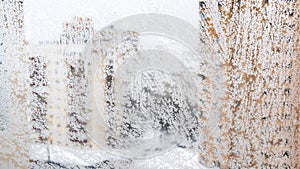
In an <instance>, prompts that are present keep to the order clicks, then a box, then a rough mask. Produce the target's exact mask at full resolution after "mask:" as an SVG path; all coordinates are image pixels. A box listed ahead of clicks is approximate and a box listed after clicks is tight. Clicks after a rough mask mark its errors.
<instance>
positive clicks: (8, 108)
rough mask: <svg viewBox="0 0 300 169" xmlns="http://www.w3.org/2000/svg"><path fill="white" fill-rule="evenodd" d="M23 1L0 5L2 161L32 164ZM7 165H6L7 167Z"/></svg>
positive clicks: (7, 2) (25, 164)
mask: <svg viewBox="0 0 300 169" xmlns="http://www.w3.org/2000/svg"><path fill="white" fill-rule="evenodd" d="M26 62H27V60H26V51H25V49H24V31H23V1H13V0H11V1H10V0H9V1H1V2H0V79H1V80H0V116H1V117H0V118H1V120H0V162H1V167H5V165H4V166H2V161H5V163H7V164H8V165H9V166H10V167H12V166H15V167H23V168H24V167H25V166H27V165H28V160H29V158H28V155H27V152H28V149H27V148H28V142H29V137H28V136H29V135H30V134H29V131H30V130H29V123H28V122H27V121H26V118H27V117H28V114H27V102H28V100H26V97H27V91H28V86H27V85H28V83H27V80H28V77H29V75H28V72H27V71H26V69H25V63H26ZM5 163H4V164H5Z"/></svg>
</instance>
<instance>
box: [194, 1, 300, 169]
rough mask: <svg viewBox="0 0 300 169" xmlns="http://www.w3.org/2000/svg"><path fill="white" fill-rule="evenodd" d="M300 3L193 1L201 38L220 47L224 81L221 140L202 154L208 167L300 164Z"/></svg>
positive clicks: (208, 144)
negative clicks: (198, 11)
mask: <svg viewBox="0 0 300 169" xmlns="http://www.w3.org/2000/svg"><path fill="white" fill-rule="evenodd" d="M299 3H300V2H299V1H297V0H296V1H294V0H292V1H287V0H280V1H273V0H263V1H239V0H236V1H235V0H226V1H200V2H199V7H200V28H201V29H200V30H201V31H200V37H201V40H202V41H204V42H206V43H209V44H213V45H214V46H215V48H216V49H217V50H219V51H221V53H222V54H223V68H224V71H225V73H226V78H227V98H226V99H225V106H224V109H223V111H222V118H221V120H220V122H219V123H220V125H221V126H222V128H221V130H222V134H221V137H220V138H212V139H211V142H209V143H207V147H208V149H207V151H204V152H200V158H201V159H202V162H203V163H206V164H207V165H208V166H220V167H221V168H299V167H300V164H299V159H300V154H299V152H300V147H299V146H300V143H299V140H300V138H299V121H300V115H299V108H300V107H299V94H300V81H299V79H300V75H299V72H300V67H299V66H300V65H299V59H300V56H299V48H300V46H299V38H300V36H299V35H300V31H299V22H300V18H299V15H300V12H299V9H300V5H299ZM215 140H220V141H219V142H217V141H215ZM214 149H215V150H217V152H219V153H220V154H221V155H220V156H218V153H216V151H213V150H214Z"/></svg>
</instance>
